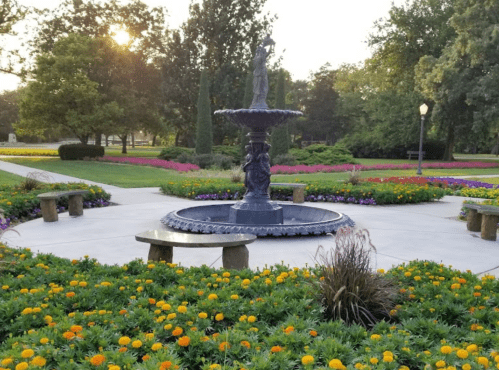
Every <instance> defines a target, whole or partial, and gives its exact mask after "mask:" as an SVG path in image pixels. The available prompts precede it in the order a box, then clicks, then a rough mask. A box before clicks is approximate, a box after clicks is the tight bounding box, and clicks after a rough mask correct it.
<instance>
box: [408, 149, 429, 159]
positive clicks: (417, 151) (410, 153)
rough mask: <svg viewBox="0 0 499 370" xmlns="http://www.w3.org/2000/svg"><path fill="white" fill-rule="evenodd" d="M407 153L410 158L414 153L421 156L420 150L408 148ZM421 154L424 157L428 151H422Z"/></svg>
mask: <svg viewBox="0 0 499 370" xmlns="http://www.w3.org/2000/svg"><path fill="white" fill-rule="evenodd" d="M407 154H408V155H409V160H411V156H413V155H416V156H418V158H419V150H408V151H407ZM421 154H422V155H423V158H424V155H425V154H426V152H421Z"/></svg>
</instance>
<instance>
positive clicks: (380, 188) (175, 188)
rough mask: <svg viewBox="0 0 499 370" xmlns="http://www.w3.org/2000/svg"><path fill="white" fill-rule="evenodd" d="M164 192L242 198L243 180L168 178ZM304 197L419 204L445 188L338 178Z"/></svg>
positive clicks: (274, 195)
mask: <svg viewBox="0 0 499 370" xmlns="http://www.w3.org/2000/svg"><path fill="white" fill-rule="evenodd" d="M161 191H162V192H163V193H164V194H167V195H174V196H180V197H184V198H190V199H196V200H238V199H242V197H243V195H244V192H245V188H244V185H243V184H242V183H238V184H234V183H232V182H230V180H228V179H189V180H184V181H170V182H168V183H167V184H163V185H161ZM305 192H306V197H305V200H307V201H311V202H317V201H319V202H320V201H324V202H335V203H338V202H341V203H357V204H366V205H372V204H404V203H420V202H429V201H433V200H436V199H441V198H442V197H443V196H445V195H446V190H445V189H441V188H438V187H432V186H428V185H426V186H419V185H413V184H395V183H391V182H389V183H362V184H359V185H352V184H346V183H342V182H338V181H328V182H326V181H315V182H310V183H309V184H308V186H307V187H306V190H305ZM270 196H271V199H273V200H286V201H290V200H292V199H293V189H292V188H290V187H285V186H283V187H274V186H273V187H271V194H270Z"/></svg>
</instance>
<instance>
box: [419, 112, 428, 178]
mask: <svg viewBox="0 0 499 370" xmlns="http://www.w3.org/2000/svg"><path fill="white" fill-rule="evenodd" d="M419 113H421V133H420V135H419V163H418V171H417V172H416V174H417V175H420V176H421V175H422V174H423V172H422V171H421V161H422V160H423V132H424V118H425V116H426V113H428V106H427V105H426V104H424V103H423V105H422V106H420V107H419Z"/></svg>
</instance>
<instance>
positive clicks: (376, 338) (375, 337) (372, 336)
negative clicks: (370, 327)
mask: <svg viewBox="0 0 499 370" xmlns="http://www.w3.org/2000/svg"><path fill="white" fill-rule="evenodd" d="M371 339H372V340H378V339H381V335H379V334H372V335H371Z"/></svg>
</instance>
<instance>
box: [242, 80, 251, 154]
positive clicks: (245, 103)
mask: <svg viewBox="0 0 499 370" xmlns="http://www.w3.org/2000/svg"><path fill="white" fill-rule="evenodd" d="M252 101H253V72H252V71H251V70H250V71H249V72H248V76H247V77H246V86H245V88H244V99H243V108H244V109H248V108H249V107H250V105H251V102H252ZM249 131H250V130H249V128H247V127H244V128H242V129H241V141H240V142H241V157H242V158H244V157H246V149H245V148H244V147H245V146H246V145H248V144H249V139H248V137H247V136H246V135H247V134H248V133H249Z"/></svg>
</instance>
